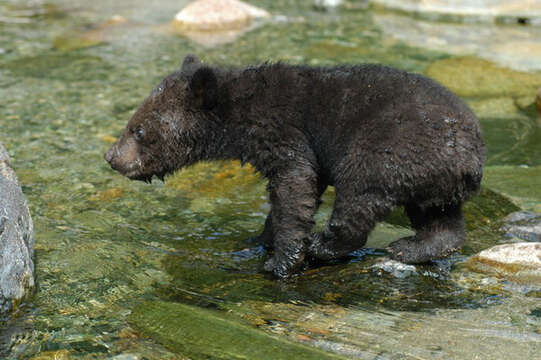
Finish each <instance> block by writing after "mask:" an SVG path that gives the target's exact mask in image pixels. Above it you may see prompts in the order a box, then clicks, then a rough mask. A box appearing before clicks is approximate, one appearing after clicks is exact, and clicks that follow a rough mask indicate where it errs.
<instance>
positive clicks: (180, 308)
mask: <svg viewBox="0 0 541 360" xmlns="http://www.w3.org/2000/svg"><path fill="white" fill-rule="evenodd" d="M130 320H131V322H132V323H133V324H134V325H135V326H136V327H137V328H138V329H139V330H140V331H141V332H142V333H143V334H145V335H148V336H150V337H152V338H153V339H155V340H157V341H158V342H160V343H162V344H164V345H165V346H167V347H168V348H170V349H171V350H173V351H175V352H178V353H180V354H182V355H184V356H188V357H190V358H193V359H276V360H279V359H299V360H301V359H342V357H341V356H338V355H335V354H331V353H326V352H324V351H322V350H319V349H315V348H310V347H308V346H305V345H301V344H297V343H294V342H292V341H288V340H285V339H281V338H278V337H274V336H271V335H268V334H266V333H264V332H263V331H260V330H257V329H254V328H252V327H250V326H247V325H244V324H241V323H239V322H236V321H234V319H233V318H232V317H231V318H230V317H228V316H227V315H225V314H220V313H218V312H214V311H210V310H206V309H201V308H197V307H193V306H188V305H184V304H179V303H170V302H161V301H147V302H144V303H142V304H141V305H139V306H138V307H136V308H135V309H134V311H133V313H132V315H131V316H130Z"/></svg>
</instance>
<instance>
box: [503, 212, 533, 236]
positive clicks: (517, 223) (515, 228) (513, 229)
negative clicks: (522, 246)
mask: <svg viewBox="0 0 541 360" xmlns="http://www.w3.org/2000/svg"><path fill="white" fill-rule="evenodd" d="M504 222H505V223H506V224H505V225H504V226H503V227H502V231H504V232H505V236H507V237H511V238H519V239H522V240H525V241H532V242H541V214H536V213H534V212H529V211H518V212H514V213H512V214H510V215H509V216H507V217H506V218H505V219H504Z"/></svg>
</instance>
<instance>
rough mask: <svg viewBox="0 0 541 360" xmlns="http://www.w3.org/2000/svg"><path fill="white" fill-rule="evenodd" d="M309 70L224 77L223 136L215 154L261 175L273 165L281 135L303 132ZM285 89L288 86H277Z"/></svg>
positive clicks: (279, 68)
mask: <svg viewBox="0 0 541 360" xmlns="http://www.w3.org/2000/svg"><path fill="white" fill-rule="evenodd" d="M304 70H305V69H304V68H301V67H296V66H290V65H284V64H270V65H261V66H256V67H248V68H242V69H232V70H228V71H223V72H220V73H219V75H218V76H219V79H218V83H219V84H221V86H220V87H219V90H218V94H219V95H218V98H219V102H218V107H217V109H216V115H217V117H218V118H219V119H221V123H222V134H216V138H217V139H219V141H217V143H216V148H215V149H214V151H215V154H216V155H218V156H219V158H220V159H238V160H240V161H241V162H243V163H245V162H248V163H251V164H253V165H254V166H255V167H256V168H258V170H260V171H261V168H263V167H265V163H267V162H269V161H273V159H274V157H275V156H278V153H279V151H278V150H279V149H276V148H275V146H276V145H277V144H278V143H280V142H281V139H283V136H284V134H280V132H281V131H289V130H288V128H291V129H294V128H299V127H302V124H300V123H299V122H300V121H302V118H303V117H302V115H301V114H300V113H299V111H302V109H303V106H301V105H299V104H298V102H299V101H301V102H302V101H303V99H302V98H301V97H299V94H302V91H301V89H300V88H301V87H303V86H305V85H306V84H304V82H303V81H302V79H300V78H299V76H298V74H299V73H300V72H302V71H304ZM291 77H294V79H291ZM280 84H287V86H283V87H282V86H278V89H277V88H276V86H273V85H280ZM285 135H289V134H285Z"/></svg>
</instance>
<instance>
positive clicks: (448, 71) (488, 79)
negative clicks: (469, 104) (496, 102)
mask: <svg viewBox="0 0 541 360" xmlns="http://www.w3.org/2000/svg"><path fill="white" fill-rule="evenodd" d="M425 73H426V75H428V76H430V77H432V78H433V79H436V80H438V81H439V82H441V83H442V84H444V85H445V86H447V87H448V88H449V89H450V90H451V91H453V92H455V93H456V94H458V95H459V96H465V97H512V98H517V97H524V96H528V97H531V98H532V103H533V102H534V101H535V95H536V92H537V89H538V88H539V87H540V86H541V74H537V73H528V72H521V71H514V70H510V69H507V68H503V67H501V66H498V65H496V64H495V63H493V62H490V61H487V60H482V59H479V58H474V57H459V58H449V59H443V60H439V61H436V62H434V63H432V64H431V65H430V66H428V67H427V69H426V71H425Z"/></svg>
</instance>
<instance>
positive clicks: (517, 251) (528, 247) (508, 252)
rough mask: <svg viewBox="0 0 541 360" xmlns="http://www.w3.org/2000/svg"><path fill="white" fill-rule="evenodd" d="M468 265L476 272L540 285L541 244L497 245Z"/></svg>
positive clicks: (475, 257)
mask: <svg viewBox="0 0 541 360" xmlns="http://www.w3.org/2000/svg"><path fill="white" fill-rule="evenodd" d="M468 264H469V266H470V267H471V268H472V269H473V270H475V271H479V272H484V273H495V274H497V275H500V276H504V277H510V278H513V279H517V280H521V281H532V282H533V283H538V282H539V280H540V279H541V243H534V242H526V243H525V242H521V243H513V244H504V245H497V246H494V247H492V248H489V249H486V250H483V251H481V252H480V253H479V254H477V255H476V256H474V257H472V258H471V259H470V260H469V262H468Z"/></svg>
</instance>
